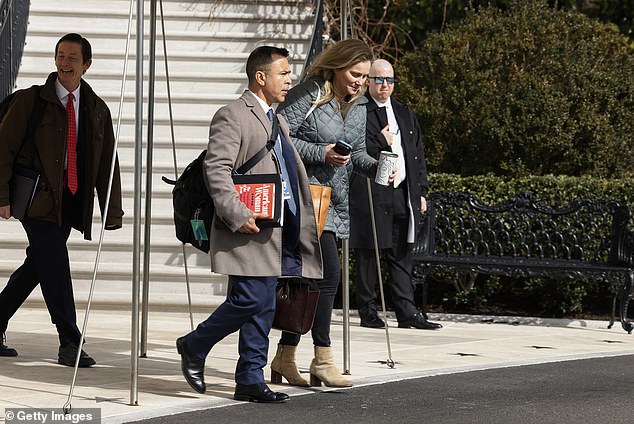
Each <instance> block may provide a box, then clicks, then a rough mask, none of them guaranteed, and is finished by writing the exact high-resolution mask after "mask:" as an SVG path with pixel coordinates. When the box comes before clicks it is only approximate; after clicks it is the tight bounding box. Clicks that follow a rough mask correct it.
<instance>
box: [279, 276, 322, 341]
mask: <svg viewBox="0 0 634 424" xmlns="http://www.w3.org/2000/svg"><path fill="white" fill-rule="evenodd" d="M318 300H319V291H318V290H313V289H312V288H311V287H310V284H307V283H303V282H301V281H300V280H299V279H295V278H292V279H281V280H279V281H278V283H277V292H276V296H275V302H276V304H275V318H274V319H273V328H275V329H277V330H282V331H288V332H291V333H296V334H306V333H308V331H309V330H310V329H311V328H312V326H313V320H314V319H315V310H316V309H317V301H318Z"/></svg>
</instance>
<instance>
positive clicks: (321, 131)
mask: <svg viewBox="0 0 634 424" xmlns="http://www.w3.org/2000/svg"><path fill="white" fill-rule="evenodd" d="M318 87H319V88H318ZM319 90H321V92H322V93H323V92H324V89H323V81H317V80H308V81H304V82H303V83H300V84H299V85H297V86H295V87H293V88H292V89H291V90H290V91H289V92H288V94H287V96H286V100H285V101H284V103H283V104H281V105H280V106H279V107H278V108H277V113H279V114H281V115H283V116H284V117H285V118H286V120H287V121H288V125H289V130H290V134H291V137H292V139H293V143H294V144H295V148H296V149H297V151H298V152H299V155H300V157H301V158H302V161H303V162H304V166H305V167H306V173H307V174H308V178H309V180H310V183H311V184H318V185H323V186H330V187H332V195H331V199H330V208H329V209H328V216H327V218H326V225H325V226H324V231H332V232H334V233H335V234H336V235H337V237H339V238H342V239H347V238H348V237H349V234H350V216H349V212H348V190H349V179H350V175H351V174H352V171H353V169H354V171H355V172H359V173H362V174H364V175H370V176H372V177H374V174H375V172H376V160H374V159H373V158H371V157H370V156H368V154H367V153H366V149H365V121H366V110H365V103H366V102H367V99H366V98H365V97H361V99H360V100H359V101H358V102H357V104H355V105H354V106H352V108H351V109H350V111H349V112H348V114H347V115H346V118H345V119H344V118H343V117H342V115H341V113H340V112H339V107H338V105H337V101H336V100H335V99H332V100H331V101H330V102H329V103H325V104H323V105H321V106H319V107H317V108H315V109H314V110H313V111H312V112H311V113H310V115H308V116H306V114H307V113H308V111H309V110H310V108H311V106H312V104H313V102H314V100H315V99H316V98H317V95H318V93H319ZM337 140H345V141H346V142H348V143H349V144H351V145H352V157H351V162H350V163H349V164H348V165H347V166H346V167H342V168H339V167H334V166H332V165H328V164H327V163H326V162H325V159H326V145H328V144H334V143H336V142H337Z"/></svg>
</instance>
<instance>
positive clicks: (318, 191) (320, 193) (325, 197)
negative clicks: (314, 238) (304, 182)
mask: <svg viewBox="0 0 634 424" xmlns="http://www.w3.org/2000/svg"><path fill="white" fill-rule="evenodd" d="M331 192H332V188H331V187H328V186H321V185H316V184H311V185H310V194H311V196H312V198H313V208H314V209H315V220H316V221H317V234H318V235H319V237H321V233H322V232H323V231H324V225H326V216H327V215H328V208H329V207H330V193H331Z"/></svg>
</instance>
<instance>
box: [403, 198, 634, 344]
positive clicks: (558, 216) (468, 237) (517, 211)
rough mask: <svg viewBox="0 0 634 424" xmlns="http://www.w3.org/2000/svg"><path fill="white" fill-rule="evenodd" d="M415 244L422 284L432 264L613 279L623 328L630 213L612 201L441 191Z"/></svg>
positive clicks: (628, 293) (632, 273)
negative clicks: (485, 197)
mask: <svg viewBox="0 0 634 424" xmlns="http://www.w3.org/2000/svg"><path fill="white" fill-rule="evenodd" d="M427 201H428V210H427V213H426V214H425V218H424V219H423V223H422V226H421V228H420V230H419V232H418V237H417V243H416V245H415V247H414V255H413V259H414V264H415V272H414V274H415V283H422V284H426V278H425V275H426V274H427V273H428V272H429V271H430V270H431V268H440V269H441V270H442V271H450V272H457V273H461V272H478V273H486V274H495V275H504V276H510V277H534V276H542V277H543V276H568V277H571V278H581V277H596V278H605V279H607V281H608V282H609V284H610V288H611V290H612V293H613V294H614V296H613V300H612V316H611V318H610V324H609V325H608V328H611V327H612V325H613V324H614V318H615V310H616V304H617V299H618V302H619V316H620V321H621V325H622V326H623V329H624V330H625V331H627V332H628V333H631V332H632V328H633V327H634V325H633V324H632V323H631V322H629V321H628V320H627V310H628V306H629V301H630V299H631V297H632V283H633V281H634V270H633V269H632V268H633V267H632V246H633V244H634V243H633V241H634V237H633V235H632V233H631V232H630V231H628V222H629V219H630V211H629V209H628V208H627V207H624V206H622V205H620V204H619V203H618V202H615V201H612V200H575V201H573V202H570V204H569V205H568V206H566V207H563V208H560V209H555V208H552V207H550V206H549V205H546V204H544V203H543V202H541V201H539V200H538V199H536V198H535V197H533V196H531V195H529V194H525V193H519V194H517V195H516V197H515V198H514V199H510V200H508V201H506V202H504V203H501V204H499V205H495V206H488V205H485V204H483V203H482V202H481V201H480V200H479V199H478V198H477V197H475V196H474V195H471V194H468V193H448V192H436V193H432V194H431V195H430V196H429V199H427Z"/></svg>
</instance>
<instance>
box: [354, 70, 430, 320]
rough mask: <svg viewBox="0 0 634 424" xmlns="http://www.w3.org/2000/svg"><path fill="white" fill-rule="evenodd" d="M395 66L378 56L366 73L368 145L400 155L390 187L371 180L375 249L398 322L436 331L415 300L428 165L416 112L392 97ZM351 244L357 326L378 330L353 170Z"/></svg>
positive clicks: (370, 257) (365, 215) (362, 191)
mask: <svg viewBox="0 0 634 424" xmlns="http://www.w3.org/2000/svg"><path fill="white" fill-rule="evenodd" d="M394 84H395V80H394V69H393V67H392V65H391V64H390V63H389V62H388V61H386V60H382V59H379V60H376V61H375V62H374V63H373V64H372V67H371V68H370V76H369V77H368V92H367V93H366V96H368V100H369V101H368V103H367V104H366V107H367V121H366V149H367V151H368V154H369V155H370V156H372V157H374V158H377V159H378V158H379V155H380V154H381V152H391V153H396V154H397V155H398V161H397V169H398V173H397V176H396V179H395V180H394V184H393V185H388V186H383V185H379V184H377V183H375V182H374V181H372V182H371V187H372V199H373V204H374V215H375V219H376V230H377V242H378V248H379V249H380V250H381V251H382V253H383V255H384V258H385V261H386V263H387V264H388V266H389V272H390V277H391V279H390V281H389V293H390V298H391V303H392V306H393V308H394V310H395V313H396V319H397V320H398V326H399V327H404V328H410V327H414V328H420V329H436V328H440V327H441V325H440V324H436V323H433V322H430V321H428V320H427V317H426V316H425V314H422V313H419V312H418V311H417V309H416V305H415V303H414V290H413V286H412V253H411V252H412V246H413V243H414V240H415V236H416V229H417V228H418V226H419V223H420V219H421V216H422V214H423V213H424V212H425V210H426V207H427V204H426V202H425V194H426V192H427V168H426V165H425V155H424V150H423V143H422V141H421V131H420V127H419V124H418V121H417V119H416V115H415V114H414V112H413V111H412V110H411V109H410V108H409V107H407V106H406V105H404V104H402V103H400V102H399V101H397V100H396V99H394V98H393V97H392V92H393V91H394ZM350 216H351V219H350V247H351V248H353V249H354V257H355V275H356V279H355V282H356V301H357V307H358V310H359V315H360V317H361V326H363V327H370V328H382V327H384V326H385V323H384V322H383V320H382V319H381V318H379V316H378V314H377V306H376V292H375V285H376V282H377V278H378V273H377V266H376V256H375V251H374V240H373V236H372V225H371V215H370V208H369V201H368V189H367V180H366V178H365V177H363V176H360V175H358V174H354V175H353V176H352V179H351V183H350Z"/></svg>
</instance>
